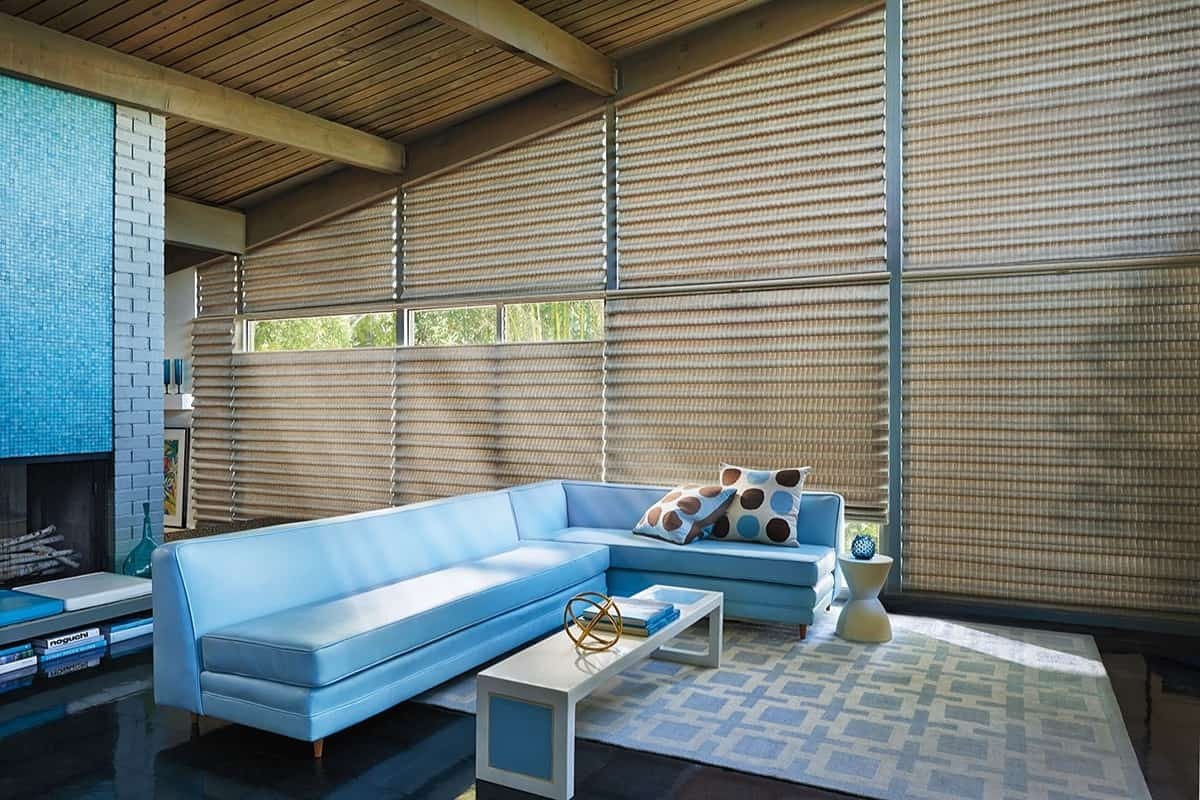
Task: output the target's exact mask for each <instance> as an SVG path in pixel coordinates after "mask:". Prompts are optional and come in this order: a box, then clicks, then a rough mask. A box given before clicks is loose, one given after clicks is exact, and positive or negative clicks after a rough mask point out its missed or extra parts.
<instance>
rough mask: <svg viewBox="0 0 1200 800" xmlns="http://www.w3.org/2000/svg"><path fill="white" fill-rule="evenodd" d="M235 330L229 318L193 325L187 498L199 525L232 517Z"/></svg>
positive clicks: (208, 318)
mask: <svg viewBox="0 0 1200 800" xmlns="http://www.w3.org/2000/svg"><path fill="white" fill-rule="evenodd" d="M201 274H203V273H201ZM201 285H202V286H203V285H204V281H203V280H201ZM233 326H234V320H233V317H229V316H205V315H204V314H203V313H202V314H201V315H200V316H198V317H196V318H195V319H194V320H192V472H191V490H190V494H191V504H192V508H193V509H195V512H196V519H197V521H199V522H215V521H224V520H229V519H232V518H233V345H234V327H233Z"/></svg>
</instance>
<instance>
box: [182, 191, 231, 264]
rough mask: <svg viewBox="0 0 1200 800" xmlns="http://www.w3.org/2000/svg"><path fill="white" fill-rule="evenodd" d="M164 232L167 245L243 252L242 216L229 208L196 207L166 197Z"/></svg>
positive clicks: (217, 251)
mask: <svg viewBox="0 0 1200 800" xmlns="http://www.w3.org/2000/svg"><path fill="white" fill-rule="evenodd" d="M164 211H165V216H166V231H165V234H164V237H163V238H164V239H165V240H166V241H167V242H169V243H171V244H178V245H183V246H185V247H190V248H194V249H197V250H208V251H212V252H215V253H238V254H241V253H244V252H246V215H245V214H243V213H242V212H240V211H238V210H236V209H232V208H222V207H220V206H210V205H208V204H206V203H197V202H195V201H193V200H188V199H187V198H186V197H179V196H178V195H173V194H168V195H167V197H166V207H165V209H164Z"/></svg>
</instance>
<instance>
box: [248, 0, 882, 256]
mask: <svg viewBox="0 0 1200 800" xmlns="http://www.w3.org/2000/svg"><path fill="white" fill-rule="evenodd" d="M882 5H883V0H809V1H808V2H804V3H800V2H796V0H770V1H769V2H766V3H763V4H762V5H759V6H755V7H752V8H750V9H748V10H746V11H742V12H740V13H738V14H735V15H732V16H730V17H726V18H724V19H721V20H719V21H718V22H715V23H710V24H708V25H705V26H702V27H700V28H696V29H694V30H692V31H690V32H688V33H685V34H683V35H681V36H677V37H674V38H672V39H668V40H666V41H664V42H662V43H661V44H658V45H655V46H652V47H650V48H648V49H646V50H642V51H639V52H636V53H632V54H630V55H629V56H627V57H626V58H622V59H621V60H620V63H619V67H620V69H621V74H622V85H621V87H620V90H619V91H618V92H617V95H616V96H615V97H614V98H612V99H611V101H615V102H616V103H617V104H618V105H620V104H621V103H625V102H630V101H632V100H636V99H637V98H639V97H644V96H646V95H648V94H651V93H653V92H657V91H662V90H663V89H665V88H668V87H670V86H672V85H674V84H677V83H680V82H682V81H686V80H688V79H690V78H693V77H696V76H697V75H702V74H704V73H706V72H709V71H711V70H713V69H717V68H720V67H722V66H725V65H727V64H730V63H734V62H736V61H738V60H741V59H745V58H749V57H750V56H754V55H757V54H759V53H762V52H765V51H767V50H770V49H772V48H775V47H778V46H780V45H783V44H786V43H787V42H790V41H792V40H794V39H798V38H800V37H802V36H808V35H810V34H812V33H816V32H817V31H820V30H824V29H825V28H828V27H830V26H831V25H835V24H837V23H839V22H842V21H844V20H847V19H850V18H852V17H856V16H858V15H860V14H863V13H865V12H867V11H871V10H873V9H877V8H880V7H881V6H882ZM609 102H610V99H609V98H604V97H599V96H597V95H596V94H594V93H592V92H589V91H585V90H584V89H581V88H579V87H577V86H572V85H569V84H563V83H559V84H556V85H554V86H550V87H547V88H545V89H542V90H540V91H538V92H535V93H533V94H530V95H526V96H525V97H522V98H520V99H518V100H515V101H513V102H511V103H508V104H505V105H503V106H500V107H499V108H496V109H493V110H491V111H487V112H485V113H483V114H479V115H477V116H474V117H471V118H469V119H466V120H464V121H463V122H461V123H459V124H457V125H453V126H451V127H449V128H447V129H446V130H444V131H440V132H438V133H433V134H430V135H428V136H424V137H422V138H420V139H416V140H414V141H412V142H409V143H408V157H409V164H408V166H407V167H406V168H405V170H404V174H403V175H401V176H396V175H379V174H375V173H372V172H368V171H366V170H361V169H339V170H337V171H336V172H332V173H328V174H323V175H321V176H320V177H318V178H316V179H314V180H312V181H311V182H309V183H305V184H302V185H299V186H296V187H294V188H291V189H289V190H287V191H285V192H282V193H280V194H278V195H275V196H273V197H270V198H268V199H265V200H262V201H260V202H257V203H254V204H253V205H251V206H249V207H248V208H247V209H246V246H247V247H249V248H253V247H256V246H258V245H261V244H265V243H267V242H269V241H271V240H273V239H277V238H279V237H280V236H285V235H287V234H289V233H292V232H294V231H297V230H300V229H302V228H305V227H307V226H309V225H314V224H316V223H318V222H321V221H323V220H326V219H330V218H331V217H335V216H337V215H338V214H341V213H343V212H345V211H349V210H350V209H353V208H357V207H359V206H362V205H365V204H366V203H369V202H371V201H372V200H374V199H376V198H378V197H381V196H383V195H386V194H389V193H391V192H394V191H396V190H397V189H398V188H400V187H401V185H402V184H407V183H411V182H414V181H419V180H423V179H427V178H430V177H434V176H437V175H439V174H442V173H444V172H447V171H449V170H452V169H455V168H456V167H460V166H462V165H464V164H469V163H471V162H472V161H478V160H479V159H481V158H486V157H487V156H489V155H491V154H493V153H497V152H500V151H502V150H505V149H508V148H509V147H513V146H515V145H518V144H521V143H522V142H526V141H529V140H531V139H534V138H536V137H537V136H540V135H542V134H545V133H548V132H551V131H554V130H557V129H559V128H563V127H565V126H567V125H570V124H571V123H573V122H578V121H580V120H582V119H585V118H586V117H588V116H589V115H593V114H598V113H600V112H601V111H602V110H603V109H604V108H605V106H607V104H608V103H609Z"/></svg>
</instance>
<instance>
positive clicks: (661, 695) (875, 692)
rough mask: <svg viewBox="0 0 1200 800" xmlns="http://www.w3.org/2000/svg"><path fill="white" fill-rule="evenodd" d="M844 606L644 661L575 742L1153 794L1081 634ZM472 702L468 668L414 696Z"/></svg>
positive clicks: (975, 793)
mask: <svg viewBox="0 0 1200 800" xmlns="http://www.w3.org/2000/svg"><path fill="white" fill-rule="evenodd" d="M836 614H837V609H836V608H835V609H834V611H833V612H832V613H831V614H829V615H826V619H824V620H822V622H821V623H819V624H818V625H816V626H814V627H812V628H810V629H809V636H808V639H807V640H806V641H803V642H801V641H798V640H797V638H796V632H795V629H794V628H792V629H789V628H780V627H766V626H754V625H742V624H737V623H727V624H726V626H725V653H724V660H723V665H722V667H721V669H719V670H707V669H702V668H698V667H690V666H684V665H680V664H674V663H669V662H663V661H654V660H650V661H647V662H645V663H643V664H642V665H640V666H638V667H636V668H634V669H633V670H631V671H629V672H627V673H625V674H624V675H622V676H621V677H619V678H617V679H615V680H614V681H613V683H612V684H610V685H609V686H607V687H606V688H605V689H603V690H601V691H599V692H597V693H596V694H593V695H592V696H591V698H589V699H588V700H586V701H584V702H583V703H581V704H580V705H579V708H578V711H577V717H576V733H577V735H578V736H580V737H581V738H585V739H591V740H594V741H597V742H605V743H608V744H614V745H618V746H621V747H627V748H631V749H635V750H644V751H648V752H652V753H661V754H663V755H668V756H676V757H680V758H686V759H690V760H693V761H699V762H704V763H708V764H716V765H719V766H723V767H728V768H730V769H735V770H740V771H743V772H752V773H756V774H760V775H768V776H772V777H776V778H783V779H785V780H789V781H793V782H796V783H802V784H808V785H810V786H819V787H823V788H827V789H834V790H838V791H845V792H852V793H855V794H860V795H865V796H867V797H875V798H882V799H884V800H892V799H893V798H896V800H899V799H900V798H942V800H944V799H945V798H948V797H953V798H962V799H963V800H966V799H967V798H981V799H984V798H986V799H990V798H1021V800H1024V798H1040V799H1042V800H1091V799H1092V798H1103V799H1104V800H1113V799H1114V798H1122V799H1123V800H1124V799H1125V798H1128V799H1129V800H1143V799H1144V798H1147V799H1148V798H1149V796H1150V795H1149V792H1148V791H1147V789H1146V783H1145V780H1144V779H1143V777H1142V773H1141V770H1140V769H1139V767H1138V762H1137V758H1136V756H1135V755H1134V752H1133V747H1132V746H1131V745H1130V742H1129V735H1128V733H1127V732H1126V730H1125V725H1124V723H1123V722H1122V720H1121V712H1120V709H1119V708H1118V707H1117V702H1116V697H1115V696H1114V694H1113V691H1112V686H1111V685H1110V684H1109V681H1108V676H1107V674H1106V673H1105V671H1104V665H1103V663H1102V662H1101V660H1100V654H1099V651H1098V650H1097V649H1096V644H1095V642H1094V641H1093V639H1092V638H1091V637H1090V636H1083V635H1077V634H1067V633H1055V632H1051V631H1039V630H1029V629H1024V628H1012V627H1002V626H995V625H977V624H965V623H958V622H947V621H944V620H937V619H930V618H925V617H915V616H902V615H893V616H892V627H893V632H894V638H893V639H892V641H891V642H888V643H886V644H879V645H864V644H852V643H849V642H844V641H842V640H841V639H839V638H837V636H836V635H835V634H834V632H833V631H834V623H835V615H836ZM417 699H418V701H420V702H424V703H429V704H432V705H436V706H441V707H445V708H450V709H454V710H458V711H466V712H471V713H473V712H474V710H475V679H474V677H473V676H471V675H468V676H465V677H463V678H459V679H458V680H455V681H451V682H450V683H447V684H444V685H443V686H440V687H438V688H436V689H433V690H432V691H430V692H427V693H426V694H424V695H422V696H421V697H419V698H417Z"/></svg>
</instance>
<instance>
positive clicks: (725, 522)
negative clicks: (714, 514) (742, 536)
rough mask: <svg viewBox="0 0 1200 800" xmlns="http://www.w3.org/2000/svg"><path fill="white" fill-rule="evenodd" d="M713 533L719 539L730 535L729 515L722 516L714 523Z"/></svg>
mask: <svg viewBox="0 0 1200 800" xmlns="http://www.w3.org/2000/svg"><path fill="white" fill-rule="evenodd" d="M712 535H713V537H714V538H717V539H724V538H725V537H726V536H728V535H729V517H721V518H720V519H719V520H717V521H716V522H714V523H713V529H712Z"/></svg>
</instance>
